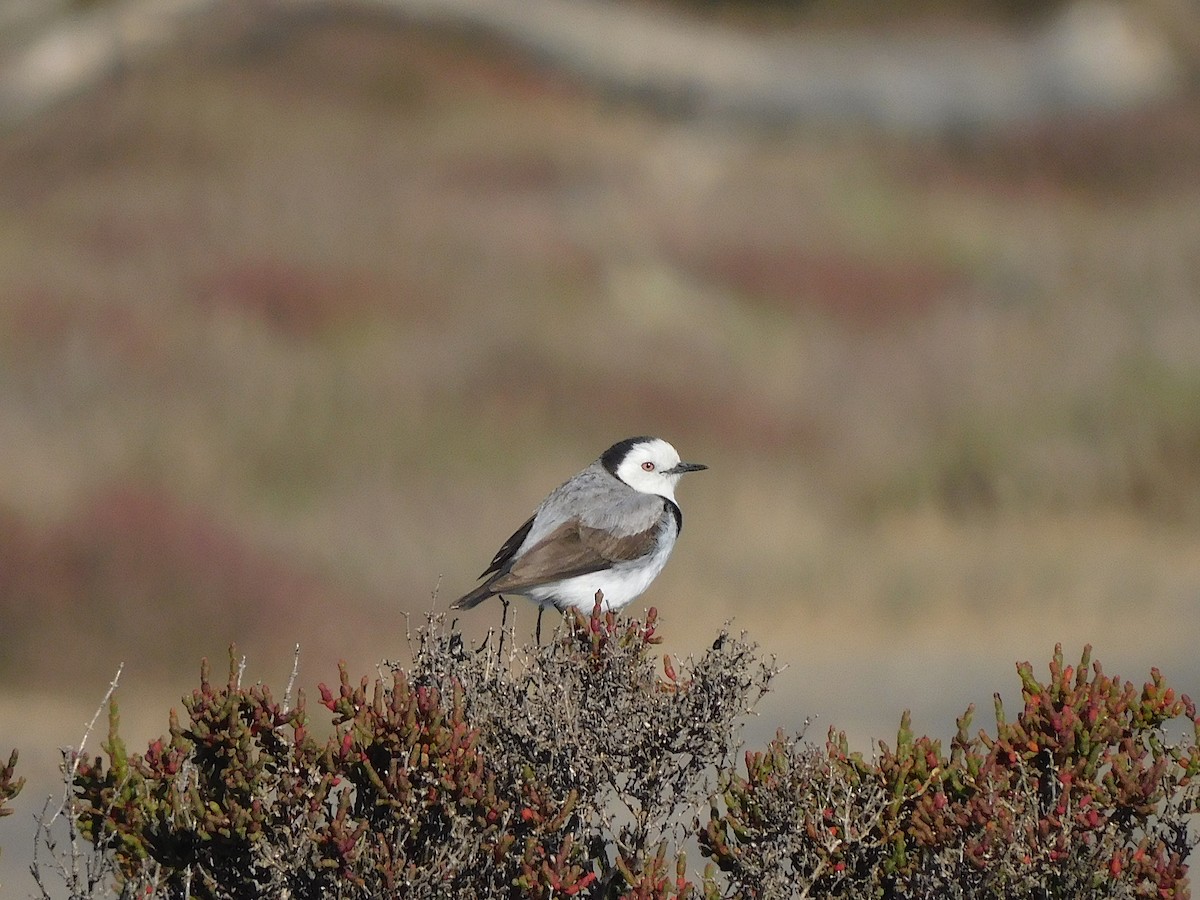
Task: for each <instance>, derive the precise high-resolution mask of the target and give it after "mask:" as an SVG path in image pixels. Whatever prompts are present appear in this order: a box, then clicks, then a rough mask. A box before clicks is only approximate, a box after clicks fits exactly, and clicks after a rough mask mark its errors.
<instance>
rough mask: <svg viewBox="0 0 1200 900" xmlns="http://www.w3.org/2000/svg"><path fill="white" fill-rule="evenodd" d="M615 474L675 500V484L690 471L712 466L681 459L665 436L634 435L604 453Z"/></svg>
mask: <svg viewBox="0 0 1200 900" xmlns="http://www.w3.org/2000/svg"><path fill="white" fill-rule="evenodd" d="M600 462H601V464H603V466H604V468H605V469H607V470H608V471H609V473H610V474H612V475H613V476H614V477H615V478H618V479H620V480H621V481H623V482H625V483H626V484H627V485H629V486H630V487H631V488H633V489H634V490H635V491H641V492H642V493H643V494H657V495H658V496H660V497H666V498H667V499H668V500H670V501H671V502H674V501H675V485H676V484H678V483H679V479H680V478H682V477H683V476H684V475H685V474H686V473H688V472H698V471H700V470H701V469H707V468H708V466H705V465H702V464H701V463H685V462H680V461H679V454H678V453H677V452H675V448H674V447H672V446H671V445H670V444H668V443H667V442H666V441H664V440H663V439H662V438H655V437H633V438H626V439H625V440H623V441H618V442H617V443H615V444H613V445H612V446H611V447H609V448H608V449H607V450H605V451H604V454H603V455H602V456H601V457H600Z"/></svg>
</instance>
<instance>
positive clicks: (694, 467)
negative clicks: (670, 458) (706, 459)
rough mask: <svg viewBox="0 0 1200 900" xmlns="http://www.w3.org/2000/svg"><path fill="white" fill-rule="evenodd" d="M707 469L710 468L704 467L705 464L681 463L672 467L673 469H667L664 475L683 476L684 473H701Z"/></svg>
mask: <svg viewBox="0 0 1200 900" xmlns="http://www.w3.org/2000/svg"><path fill="white" fill-rule="evenodd" d="M707 468H708V466H706V465H704V463H685V462H681V463H678V464H677V465H675V466H672V467H671V468H669V469H667V471H666V472H664V473H663V474H665V475H682V474H683V473H684V472H699V471H701V470H702V469H707Z"/></svg>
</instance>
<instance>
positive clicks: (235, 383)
mask: <svg viewBox="0 0 1200 900" xmlns="http://www.w3.org/2000/svg"><path fill="white" fill-rule="evenodd" d="M522 8H523V9H525V10H526V12H525V13H520V12H517V10H520V9H522ZM871 8H872V12H871V13H870V15H868V13H867V12H866V11H865V10H866V7H865V6H862V7H861V8H857V7H856V8H851V5H848V4H833V3H823V2H819V0H816V2H812V3H808V4H763V3H751V2H743V3H721V2H717V0H711V2H706V3H696V4H692V3H667V2H665V0H664V2H637V3H633V2H631V3H627V4H607V3H603V4H597V3H583V2H576V3H569V2H559V0H553V2H545V3H534V2H533V0H530V2H529V3H528V4H524V5H521V6H518V5H516V4H506V3H488V2H484V0H478V2H471V0H445V2H444V3H441V4H438V3H432V2H430V3H422V2H402V0H397V2H395V3H391V4H388V3H376V4H369V3H362V4H359V3H328V4H324V3H322V4H318V3H306V4H301V3H282V2H281V3H261V4H252V5H248V4H224V3H216V4H209V3H203V2H196V0H192V2H182V0H180V2H174V3H170V4H157V5H151V6H147V7H140V6H138V5H137V4H133V5H113V4H105V3H103V2H100V0H96V2H91V3H75V4H67V3H64V4H60V5H59V6H58V7H56V8H53V9H51V8H50V7H47V6H40V7H38V8H37V9H35V8H34V6H32V5H26V4H21V3H18V2H15V0H10V2H9V3H8V4H7V5H6V6H4V7H3V9H4V13H3V15H4V16H5V17H6V18H5V19H4V20H3V21H4V23H5V24H4V26H3V29H4V31H5V38H4V39H3V40H0V73H4V76H3V77H2V78H0V123H2V127H3V130H0V449H2V452H3V465H2V466H0V752H7V750H8V748H9V747H11V746H16V747H19V748H20V749H21V751H22V766H21V774H25V775H27V776H29V777H30V779H31V781H33V782H34V785H33V786H32V787H31V788H30V789H29V790H27V792H26V794H25V795H23V796H22V797H21V798H20V802H21V804H23V805H24V807H25V809H26V810H28V811H32V810H34V809H40V806H41V800H42V799H43V798H44V796H45V792H46V789H47V787H46V786H47V785H49V783H50V781H51V779H52V778H53V771H54V766H55V764H56V762H57V751H56V750H55V748H56V747H57V746H60V745H63V744H68V743H74V742H77V741H78V738H79V735H80V734H81V732H82V729H83V725H84V723H85V722H86V720H87V718H88V717H89V716H90V714H91V712H92V710H93V709H94V708H95V705H96V703H97V702H98V701H99V699H100V697H101V696H102V695H103V693H104V689H105V687H106V685H107V683H108V680H109V679H110V678H111V676H112V674H113V672H114V671H115V669H116V667H117V665H118V663H120V662H121V661H124V662H125V664H126V668H125V672H124V674H123V676H122V685H121V689H120V692H119V696H120V697H121V698H122V704H123V711H124V718H125V723H126V727H127V730H128V731H129V732H130V733H131V734H132V735H133V736H135V737H137V736H141V737H146V738H148V737H150V736H152V734H151V733H152V732H153V733H154V734H157V733H159V732H161V731H162V730H164V729H165V726H166V709H167V708H168V707H169V706H171V705H178V698H179V696H180V695H181V694H182V693H184V692H185V691H187V690H189V689H190V688H191V686H192V684H193V683H194V682H195V680H196V672H197V669H198V659H199V657H200V656H202V655H208V656H210V657H213V658H215V659H216V660H218V661H220V660H223V659H224V657H225V653H226V648H227V646H228V645H229V644H230V643H233V642H236V644H237V645H238V647H239V650H240V651H241V652H244V653H246V654H247V655H248V657H249V664H248V669H247V673H248V677H250V678H252V679H262V680H264V681H266V682H268V683H270V684H272V685H273V686H275V687H277V688H278V689H279V690H280V691H281V690H282V687H283V684H284V683H285V682H286V680H287V674H288V672H289V670H290V667H291V658H292V647H293V645H294V644H296V643H299V644H300V645H301V647H302V656H301V668H300V684H302V685H304V686H307V687H308V688H309V690H310V693H311V689H312V687H313V686H314V685H315V683H316V682H317V681H321V680H329V679H330V678H332V677H335V675H336V669H335V666H336V661H337V660H338V659H339V658H344V659H346V660H348V661H349V662H350V666H351V670H352V671H355V672H368V671H371V669H372V668H373V666H374V665H375V663H376V662H377V661H379V660H380V659H383V658H385V657H398V656H402V655H403V654H404V653H405V652H406V649H405V641H404V635H405V630H406V616H407V615H411V616H413V617H414V618H415V619H419V618H420V617H421V616H422V615H423V614H424V613H425V612H426V611H427V610H429V609H435V610H444V609H445V608H446V606H447V605H448V603H449V602H450V601H451V600H453V598H455V597H456V596H458V595H459V594H461V593H463V592H464V591H465V590H467V589H468V588H469V587H471V586H472V585H473V583H474V575H475V574H476V573H477V572H478V571H479V570H480V569H482V567H483V565H484V564H485V563H486V562H487V560H488V559H490V558H491V554H492V553H493V552H494V550H495V549H496V546H497V545H498V544H499V542H500V541H501V540H502V539H503V538H504V537H505V536H507V534H508V533H509V531H510V530H511V529H512V528H514V527H515V526H516V525H517V524H519V523H520V522H521V521H523V519H524V517H525V516H527V515H528V514H529V512H530V511H531V510H532V508H533V507H534V506H535V505H536V503H537V502H538V501H539V500H540V499H541V497H542V496H543V495H544V494H545V493H546V491H547V490H549V489H550V488H551V487H553V486H554V485H556V484H558V483H559V482H560V481H562V480H563V479H564V478H566V477H567V476H569V475H571V474H572V473H573V472H575V471H576V470H578V469H579V468H581V467H582V466H583V465H585V464H586V463H587V462H588V461H590V460H591V459H593V458H595V457H596V456H597V455H598V454H599V453H600V451H602V450H603V449H604V448H605V447H606V446H607V445H608V444H610V443H612V442H613V441H615V440H617V439H620V438H623V437H626V436H629V435H633V434H641V433H651V434H657V435H661V436H663V437H665V438H667V439H668V440H670V441H672V442H673V443H674V444H675V445H676V446H677V447H678V448H679V450H680V452H681V453H682V455H683V456H684V458H686V459H689V460H697V461H702V462H705V463H708V464H709V465H710V466H711V471H710V472H707V473H704V474H703V475H700V476H696V477H695V478H694V479H692V480H689V481H687V482H685V483H684V484H683V486H682V488H681V495H680V500H681V503H682V506H683V508H684V511H685V518H686V528H685V534H684V536H683V538H682V541H681V543H680V545H679V547H678V549H677V551H676V554H675V557H674V559H673V560H672V562H671V564H670V565H669V566H668V567H667V570H666V571H665V573H664V574H663V576H662V577H661V578H660V579H659V580H658V581H657V582H656V583H655V585H654V586H653V588H652V589H651V591H650V592H649V593H647V594H646V595H645V598H644V600H645V602H646V604H648V605H649V604H654V605H656V606H657V607H658V608H659V610H660V613H661V616H662V619H663V622H664V625H663V631H664V633H665V634H666V636H667V647H666V649H668V650H670V651H671V652H673V653H679V654H687V653H688V652H691V651H694V650H698V649H699V648H700V647H702V646H704V644H705V642H708V641H711V639H712V637H713V635H714V634H715V632H716V631H717V629H718V628H719V627H720V626H721V623H723V622H724V621H726V620H732V621H733V623H734V627H735V628H744V629H746V630H747V631H748V632H749V633H750V635H751V636H752V637H753V638H755V639H756V640H758V641H760V642H761V643H762V645H763V646H764V647H765V648H766V650H768V651H770V652H772V653H775V654H776V655H777V656H778V657H779V659H780V661H781V662H784V663H786V664H787V666H788V669H787V671H786V672H785V673H784V674H783V675H782V676H781V677H780V680H779V682H778V685H779V689H778V691H777V692H776V694H775V695H774V696H773V697H772V698H771V699H770V701H769V702H768V704H767V706H766V708H765V709H764V710H763V715H762V718H761V723H760V724H761V728H760V729H759V731H758V733H757V737H759V738H761V737H762V736H763V735H766V734H770V733H772V732H773V731H774V728H775V727H776V726H777V725H782V726H784V727H786V728H789V729H795V728H798V727H800V725H801V724H802V722H803V721H804V719H805V718H806V717H809V716H817V717H819V718H818V719H817V722H816V724H815V725H814V726H813V730H812V731H810V735H811V736H814V737H820V736H821V735H822V734H823V732H824V730H825V729H826V728H827V727H828V726H829V725H836V726H838V727H841V728H846V729H848V730H849V731H850V733H851V735H852V736H853V737H854V738H855V739H856V740H857V741H859V743H860V746H861V745H862V744H863V743H864V742H865V741H866V740H867V739H868V738H871V737H880V738H889V739H890V738H891V737H892V736H893V735H894V729H895V725H896V722H897V720H898V715H899V712H900V710H901V709H902V708H904V707H910V708H912V709H913V710H914V725H915V727H916V728H917V729H918V730H921V731H925V732H929V733H933V734H935V735H943V736H948V735H949V734H950V733H951V732H952V730H953V717H954V715H956V714H957V713H959V712H961V711H962V709H963V708H964V707H965V706H966V705H967V704H968V703H970V702H976V703H979V704H982V705H983V706H984V708H985V711H986V709H987V707H988V705H989V703H990V698H991V691H992V690H993V689H995V688H996V687H1004V688H1006V689H1011V688H1015V685H1016V678H1015V675H1014V673H1013V662H1014V661H1015V660H1025V659H1030V660H1032V661H1033V662H1034V663H1035V665H1039V666H1040V665H1043V664H1044V661H1045V660H1046V659H1048V657H1049V654H1050V652H1051V650H1052V649H1053V645H1054V643H1055V642H1056V641H1062V642H1063V643H1064V644H1065V646H1066V650H1067V654H1068V656H1073V655H1076V654H1077V653H1078V652H1079V649H1080V648H1081V646H1082V644H1083V643H1085V642H1091V643H1093V644H1094V645H1095V647H1096V655H1097V656H1098V658H1099V659H1101V660H1102V661H1103V662H1104V663H1105V664H1106V668H1107V669H1108V670H1109V671H1117V672H1119V673H1120V674H1122V675H1124V676H1126V677H1129V678H1133V679H1135V680H1137V679H1140V678H1142V677H1143V676H1144V675H1145V674H1146V672H1147V671H1148V669H1149V667H1150V666H1151V665H1157V666H1160V667H1162V668H1163V670H1164V672H1165V673H1166V675H1167V677H1168V679H1169V680H1170V681H1171V682H1172V683H1173V684H1176V685H1177V686H1178V687H1179V688H1181V689H1183V690H1185V691H1187V690H1190V691H1191V692H1192V693H1193V694H1195V693H1197V692H1198V691H1200V659H1198V657H1197V653H1196V645H1197V640H1198V639H1200V625H1198V624H1197V611H1198V607H1200V542H1198V540H1197V537H1198V534H1200V93H1198V92H1197V89H1196V87H1197V84H1196V78H1195V72H1196V66H1195V62H1196V57H1195V55H1194V52H1193V51H1194V49H1195V47H1196V46H1197V44H1196V42H1195V36H1196V33H1197V32H1196V30H1195V28H1196V23H1195V21H1194V20H1193V18H1189V16H1188V15H1187V8H1186V6H1176V5H1174V4H1172V3H1171V2H1169V0H1158V2H1153V0H1146V2H1142V3H1138V2H1130V3H1127V4H1123V5H1118V4H1107V5H1086V6H1070V5H1066V4H1051V5H1048V6H1047V5H1044V4H1040V3H1039V4H1028V3H1021V2H1018V0H1009V2H1001V0H997V2H995V3H989V2H985V0H974V2H971V3H962V4H958V3H949V2H944V3H939V2H934V0H929V2H923V3H919V4H898V3H897V4H872V5H871ZM143 14H144V15H143ZM147 22H149V23H150V24H151V25H153V26H154V27H148V26H147ZM55 48H57V50H56V49H55ZM87 48H90V49H87ZM1097 51H1099V55H1097ZM89 53H91V54H92V55H91V56H89V55H88V54H89ZM56 54H57V55H56ZM514 610H515V612H516V614H517V616H518V627H519V628H522V629H524V630H526V631H528V630H530V628H531V627H532V622H533V609H532V607H531V606H521V605H517V606H515V607H514ZM499 615H500V611H499V606H498V605H494V606H483V607H480V608H479V609H478V610H476V611H473V612H471V613H469V614H466V615H464V616H463V621H464V628H465V629H466V630H467V632H468V633H470V634H472V635H480V634H482V633H483V632H484V631H485V630H486V629H487V628H488V627H494V626H495V625H497V624H498V622H499ZM219 670H220V667H218V671H219ZM1013 694H1015V690H1011V691H1010V692H1009V694H1008V696H1012V695H1013ZM986 719H987V717H986V715H983V716H982V717H981V724H986ZM3 828H4V831H3V832H2V833H0V844H2V845H3V846H4V848H5V853H4V855H3V857H0V866H3V868H2V869H0V881H3V882H5V883H6V884H8V885H9V886H10V887H11V888H14V889H15V890H17V891H23V890H24V880H23V876H22V875H21V874H20V866H22V865H24V864H25V862H26V861H27V850H26V845H27V844H28V841H29V837H30V835H31V833H32V827H31V826H30V825H29V820H28V818H27V817H26V816H18V817H16V819H9V820H7V821H6V822H5V824H4V826H3Z"/></svg>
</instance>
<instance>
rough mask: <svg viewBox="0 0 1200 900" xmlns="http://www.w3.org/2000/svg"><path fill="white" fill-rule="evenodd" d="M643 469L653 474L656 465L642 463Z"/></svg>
mask: <svg viewBox="0 0 1200 900" xmlns="http://www.w3.org/2000/svg"><path fill="white" fill-rule="evenodd" d="M642 468H643V469H645V470H646V471H647V472H653V471H654V463H652V462H644V463H642Z"/></svg>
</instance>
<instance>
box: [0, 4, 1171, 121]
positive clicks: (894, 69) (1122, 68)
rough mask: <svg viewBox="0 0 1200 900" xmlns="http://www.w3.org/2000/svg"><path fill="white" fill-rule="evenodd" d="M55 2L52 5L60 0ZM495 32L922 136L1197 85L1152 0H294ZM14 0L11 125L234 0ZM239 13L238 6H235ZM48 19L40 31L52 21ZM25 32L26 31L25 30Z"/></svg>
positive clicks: (2, 106) (553, 51)
mask: <svg viewBox="0 0 1200 900" xmlns="http://www.w3.org/2000/svg"><path fill="white" fill-rule="evenodd" d="M47 2H49V0H47ZM315 4H322V5H327V6H344V7H353V6H359V7H368V8H374V9H379V10H383V11H385V12H387V13H390V14H393V15H395V16H397V17H398V18H399V19H401V20H407V21H417V22H426V23H435V24H450V25H455V24H458V25H463V26H469V27H472V28H481V29H484V30H487V31H491V32H493V33H495V34H496V35H498V36H500V37H502V38H503V39H505V40H508V41H510V42H511V43H513V44H514V45H516V46H518V47H520V48H522V49H523V50H525V51H527V52H529V53H530V54H531V55H532V57H533V58H535V59H536V60H538V61H540V62H542V63H543V64H546V65H552V66H555V67H558V68H560V69H563V70H566V71H568V72H571V73H573V74H574V75H576V76H578V77H579V78H580V79H582V80H585V81H587V82H589V83H591V84H594V85H595V86H597V87H598V88H600V89H603V90H606V91H611V92H614V93H616V94H618V95H621V96H629V97H634V98H638V99H642V100H645V101H647V102H650V103H654V104H660V105H663V106H665V107H667V108H671V109H674V110H679V111H684V112H695V113H701V114H711V115H719V116H735V117H740V118H746V119H751V120H758V121H765V122H794V121H819V122H834V123H843V122H844V123H849V124H853V125H870V126H876V127H880V128H885V129H888V130H895V131H910V132H918V133H930V132H933V133H937V132H945V131H960V130H963V129H987V128H989V127H995V126H1002V125H1004V124H1007V123H1011V122H1014V121H1020V120H1028V119H1035V118H1041V117H1048V116H1054V115H1058V114H1060V113H1062V112H1064V111H1076V110H1090V109H1096V108H1120V107H1126V106H1130V105H1137V104H1140V103H1145V102H1147V101H1150V100H1154V99H1158V98H1162V97H1165V96H1168V95H1170V94H1171V93H1172V92H1174V91H1176V90H1178V89H1179V88H1180V86H1181V85H1182V84H1183V82H1184V76H1183V67H1182V66H1181V65H1179V64H1178V62H1177V61H1176V58H1175V56H1174V54H1173V52H1172V50H1171V47H1172V44H1171V42H1170V41H1169V40H1168V39H1167V36H1165V35H1162V34H1160V33H1159V32H1158V31H1156V29H1155V28H1154V27H1151V26H1150V25H1149V24H1148V23H1147V22H1142V21H1139V20H1138V19H1137V18H1136V16H1135V15H1134V13H1133V11H1132V10H1134V9H1136V7H1131V6H1127V5H1122V4H1119V3H1117V2H1111V0H1080V2H1079V3H1077V4H1076V5H1075V6H1073V7H1071V8H1070V9H1068V11H1067V12H1066V13H1065V14H1064V15H1062V16H1061V17H1059V18H1058V19H1057V20H1055V21H1053V22H1051V23H1049V24H1048V25H1046V26H1044V27H1043V28H1041V29H1040V30H1038V31H1036V32H1033V33H1029V34H1015V33H1009V34H1002V33H990V34H986V33H985V34H972V35H969V36H964V35H943V36H937V37H925V36H920V35H916V34H908V35H903V36H898V37H883V36H880V35H873V36H867V35H862V34H856V33H829V32H821V33H817V34H810V35H796V34H788V35H778V34H776V35H766V36H764V35H750V34H746V33H740V32H735V31H732V30H730V29H728V28H724V27H721V26H719V25H716V24H712V23H707V22H698V21H694V20H690V19H687V18H686V17H683V16H671V15H668V14H666V13H664V12H658V11H653V10H648V9H643V8H640V7H631V6H627V5H621V4H619V3H613V2H607V0H282V2H281V3H280V4H279V5H280V7H281V8H284V9H286V8H288V7H291V8H303V7H311V6H312V5H315ZM47 8H49V9H52V10H53V9H58V7H55V6H54V5H53V4H50V5H49V6H48V7H47V6H46V5H42V6H40V7H39V6H34V5H31V4H30V2H29V0H0V33H3V34H6V35H9V37H8V38H6V39H2V40H0V127H4V126H8V127H11V126H13V125H15V124H17V123H19V122H21V121H22V120H24V119H26V118H27V117H29V116H33V115H36V114H37V113H38V112H39V111H41V110H44V109H46V108H48V107H50V106H52V105H53V104H55V103H57V102H60V101H61V100H63V99H65V98H67V97H70V96H73V95H75V94H78V93H79V92H81V91H85V90H87V89H88V88H89V87H90V86H92V85H93V84H95V83H96V82H97V81H98V80H99V79H101V78H103V77H104V75H105V74H106V73H108V72H111V71H114V70H115V69H117V68H118V67H120V66H123V65H128V64H129V63H131V62H133V61H136V60H137V59H139V58H143V57H145V56H147V55H150V54H154V53H159V52H164V51H167V50H169V48H170V46H171V44H172V42H173V41H174V40H176V39H177V38H178V36H179V35H180V34H181V33H182V31H183V29H185V28H188V27H191V26H192V25H194V24H196V23H198V22H200V21H202V20H203V18H204V16H206V15H221V14H222V10H223V6H222V4H221V3H220V2H219V0H118V2H113V3H110V4H100V5H99V6H93V7H91V8H90V9H88V10H87V11H85V12H83V13H77V14H74V15H67V14H65V13H61V12H60V13H58V14H57V15H54V16H53V17H51V16H49V15H48V14H47V13H46V10H47ZM226 8H227V7H226ZM39 26H40V27H39ZM13 36H15V37H13Z"/></svg>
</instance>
